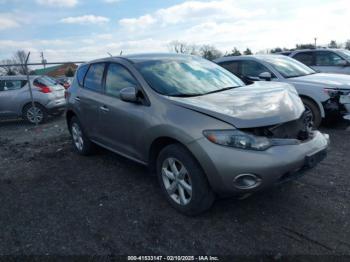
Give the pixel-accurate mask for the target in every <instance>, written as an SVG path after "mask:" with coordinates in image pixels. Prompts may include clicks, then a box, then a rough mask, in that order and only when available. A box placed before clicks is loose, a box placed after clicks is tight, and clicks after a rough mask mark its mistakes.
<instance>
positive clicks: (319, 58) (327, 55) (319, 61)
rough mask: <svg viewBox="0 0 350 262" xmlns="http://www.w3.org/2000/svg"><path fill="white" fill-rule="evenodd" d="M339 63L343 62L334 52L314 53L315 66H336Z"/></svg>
mask: <svg viewBox="0 0 350 262" xmlns="http://www.w3.org/2000/svg"><path fill="white" fill-rule="evenodd" d="M341 61H345V60H344V59H343V58H341V57H340V56H339V55H337V54H336V53H334V52H330V51H320V52H316V66H338V65H339V64H340V62H341Z"/></svg>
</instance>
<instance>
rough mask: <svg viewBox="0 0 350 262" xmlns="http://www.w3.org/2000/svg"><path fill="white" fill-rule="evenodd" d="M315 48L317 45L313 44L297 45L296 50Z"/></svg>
mask: <svg viewBox="0 0 350 262" xmlns="http://www.w3.org/2000/svg"><path fill="white" fill-rule="evenodd" d="M312 48H315V45H313V44H297V45H296V46H295V49H297V50H300V49H312Z"/></svg>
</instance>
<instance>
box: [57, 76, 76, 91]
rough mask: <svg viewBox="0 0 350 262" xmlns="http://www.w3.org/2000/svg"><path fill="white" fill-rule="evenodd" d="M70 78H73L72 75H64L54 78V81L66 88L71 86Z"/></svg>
mask: <svg viewBox="0 0 350 262" xmlns="http://www.w3.org/2000/svg"><path fill="white" fill-rule="evenodd" d="M72 80H73V77H66V76H62V77H57V78H56V81H57V82H58V83H59V84H60V85H62V86H63V87H64V88H65V89H68V88H69V87H70V86H71V84H72Z"/></svg>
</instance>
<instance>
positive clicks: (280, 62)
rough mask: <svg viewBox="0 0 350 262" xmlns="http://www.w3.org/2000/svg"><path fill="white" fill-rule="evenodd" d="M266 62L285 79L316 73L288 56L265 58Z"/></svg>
mask: <svg viewBox="0 0 350 262" xmlns="http://www.w3.org/2000/svg"><path fill="white" fill-rule="evenodd" d="M263 59H264V61H265V62H267V63H269V64H270V65H271V66H272V67H273V68H274V69H275V70H276V71H278V72H279V73H280V74H281V75H282V76H283V77H284V78H291V77H298V76H306V75H311V74H315V73H316V72H315V71H314V70H313V69H311V68H310V67H308V66H306V65H304V64H302V63H300V62H299V61H297V60H295V59H292V58H290V57H286V56H273V55H269V56H265V57H264V58H263Z"/></svg>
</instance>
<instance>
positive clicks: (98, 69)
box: [84, 63, 105, 92]
mask: <svg viewBox="0 0 350 262" xmlns="http://www.w3.org/2000/svg"><path fill="white" fill-rule="evenodd" d="M104 68H105V64H104V63H99V64H92V65H90V67H89V70H88V72H87V74H86V77H85V80H84V87H86V88H88V89H90V90H93V91H97V92H101V91H102V78H103V71H104Z"/></svg>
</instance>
